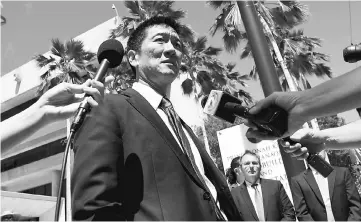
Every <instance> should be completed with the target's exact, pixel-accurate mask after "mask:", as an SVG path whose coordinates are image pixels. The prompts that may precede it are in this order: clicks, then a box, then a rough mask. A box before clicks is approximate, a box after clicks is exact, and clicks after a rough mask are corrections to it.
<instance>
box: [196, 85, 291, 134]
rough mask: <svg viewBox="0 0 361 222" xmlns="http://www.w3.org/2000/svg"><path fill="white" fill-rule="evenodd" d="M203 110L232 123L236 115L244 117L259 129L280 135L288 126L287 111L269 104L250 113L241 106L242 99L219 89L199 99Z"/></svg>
mask: <svg viewBox="0 0 361 222" xmlns="http://www.w3.org/2000/svg"><path fill="white" fill-rule="evenodd" d="M201 104H202V106H203V111H204V112H205V113H207V114H209V115H212V116H216V117H218V118H220V119H223V120H226V121H228V122H230V123H234V121H235V119H236V117H237V116H239V117H242V118H246V119H248V120H250V121H251V122H252V123H253V124H255V125H256V126H257V127H258V128H259V130H260V131H264V132H266V133H268V134H269V135H272V136H276V137H281V136H282V135H283V134H284V133H285V132H286V131H287V128H288V113H287V112H286V111H285V110H284V109H282V108H280V107H278V106H275V105H274V106H271V107H268V108H267V109H263V110H262V111H261V112H259V113H257V114H255V115H252V114H250V113H249V109H248V108H247V107H245V106H242V101H240V100H239V99H237V98H235V97H233V96H231V95H229V94H227V93H224V92H222V91H219V90H212V91H211V92H210V94H209V96H208V98H207V97H204V98H203V99H202V101H201Z"/></svg>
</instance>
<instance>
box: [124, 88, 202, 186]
mask: <svg viewBox="0 0 361 222" xmlns="http://www.w3.org/2000/svg"><path fill="white" fill-rule="evenodd" d="M123 94H124V95H126V96H128V98H127V101H128V102H129V103H130V104H131V105H132V106H133V107H134V108H135V109H136V110H137V111H138V112H139V113H140V114H141V115H143V116H144V117H145V118H146V119H147V120H148V121H149V122H150V124H152V126H153V127H154V128H155V129H156V130H157V131H158V132H159V135H160V136H161V137H163V139H164V140H165V141H166V142H167V143H168V145H169V147H170V148H171V149H172V151H173V152H174V153H175V155H176V156H177V158H178V159H179V161H180V162H181V164H182V165H183V166H184V168H185V169H186V170H187V172H188V173H189V174H190V175H191V177H192V179H193V180H194V181H195V182H196V183H197V184H198V185H199V186H200V187H202V188H203V189H205V187H204V186H203V183H202V182H201V181H200V180H199V178H198V176H197V174H196V172H195V171H194V169H193V167H192V165H191V163H190V161H189V160H188V157H187V156H186V155H185V154H184V153H183V151H182V149H181V147H179V145H178V143H177V141H176V140H175V139H174V137H173V135H172V133H171V132H170V131H169V129H168V127H167V126H166V125H165V123H164V122H163V120H162V119H161V118H160V116H159V115H158V113H157V112H156V111H155V110H154V109H153V107H152V106H151V105H150V104H149V103H148V101H147V100H146V99H144V97H143V96H142V95H140V94H139V93H138V92H137V91H135V90H134V89H131V88H129V89H127V90H126V91H124V92H123Z"/></svg>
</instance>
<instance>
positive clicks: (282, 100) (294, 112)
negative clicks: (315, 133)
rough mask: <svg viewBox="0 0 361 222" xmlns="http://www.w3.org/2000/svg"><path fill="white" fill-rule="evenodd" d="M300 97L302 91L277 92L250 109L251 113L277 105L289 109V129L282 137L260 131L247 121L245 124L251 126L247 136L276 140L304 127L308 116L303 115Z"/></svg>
mask: <svg viewBox="0 0 361 222" xmlns="http://www.w3.org/2000/svg"><path fill="white" fill-rule="evenodd" d="M300 97H301V95H300V92H275V93H272V94H271V95H270V96H268V97H266V98H265V99H263V100H260V101H259V102H257V103H256V105H255V106H253V107H252V108H251V109H250V110H249V112H250V114H253V115H255V114H257V113H259V112H260V111H261V110H263V109H265V108H268V107H270V106H272V105H276V106H278V107H280V108H282V109H284V110H285V111H287V113H288V130H287V132H286V133H285V134H284V135H282V136H281V137H275V136H273V135H269V134H267V133H264V132H262V131H260V130H259V129H257V127H256V126H255V125H253V124H252V123H250V122H248V121H247V122H246V123H245V124H246V125H247V126H249V127H250V129H249V130H248V131H247V134H246V136H247V137H248V138H254V139H257V140H275V139H280V138H284V137H287V136H290V135H292V134H293V133H294V132H296V131H297V130H298V129H300V128H302V125H303V124H304V123H305V122H306V121H308V118H307V117H305V116H302V115H301V113H302V109H301V107H300V106H299V105H298V100H299V98H300Z"/></svg>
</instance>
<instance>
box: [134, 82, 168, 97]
mask: <svg viewBox="0 0 361 222" xmlns="http://www.w3.org/2000/svg"><path fill="white" fill-rule="evenodd" d="M139 83H141V84H144V85H147V86H149V87H150V88H152V89H153V90H155V91H156V92H157V93H159V94H160V95H162V96H164V97H166V98H168V99H169V97H170V90H171V84H169V85H167V86H165V87H159V86H157V85H156V84H153V83H152V82H150V81H149V80H147V79H144V78H139Z"/></svg>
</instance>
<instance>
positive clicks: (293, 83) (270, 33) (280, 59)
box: [259, 16, 298, 91]
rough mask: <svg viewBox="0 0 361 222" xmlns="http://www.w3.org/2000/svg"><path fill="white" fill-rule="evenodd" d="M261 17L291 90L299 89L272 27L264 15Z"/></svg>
mask: <svg viewBox="0 0 361 222" xmlns="http://www.w3.org/2000/svg"><path fill="white" fill-rule="evenodd" d="M259 17H260V21H261V23H262V26H263V28H264V30H265V31H266V35H267V37H268V39H269V40H270V42H271V44H272V47H273V50H274V52H275V54H276V58H277V60H278V62H279V64H280V66H281V68H282V71H283V74H284V75H285V78H286V81H287V83H288V87H289V88H290V90H291V91H298V89H297V87H296V85H295V82H294V81H293V79H292V76H291V74H290V72H289V71H288V69H287V66H286V64H285V62H284V60H283V57H282V55H281V52H280V49H279V48H278V45H277V42H276V40H275V39H274V37H273V34H272V31H271V29H270V28H269V26H268V24H267V22H266V21H265V20H264V18H263V17H262V16H259Z"/></svg>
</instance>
